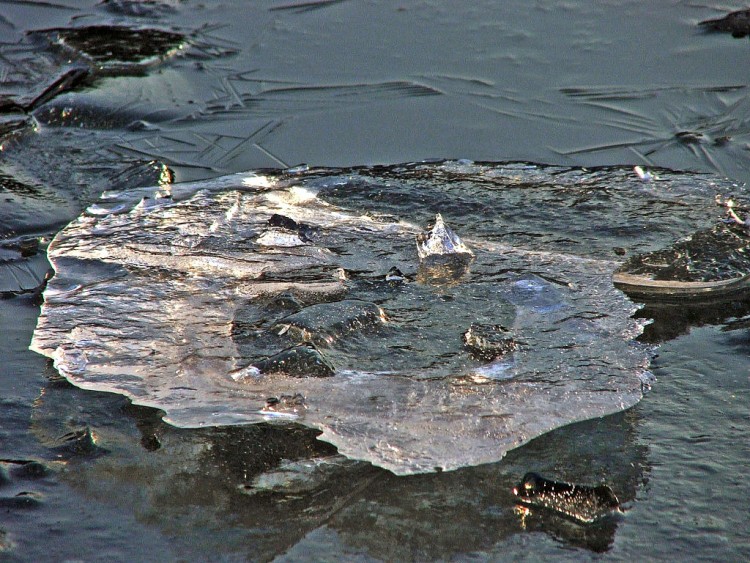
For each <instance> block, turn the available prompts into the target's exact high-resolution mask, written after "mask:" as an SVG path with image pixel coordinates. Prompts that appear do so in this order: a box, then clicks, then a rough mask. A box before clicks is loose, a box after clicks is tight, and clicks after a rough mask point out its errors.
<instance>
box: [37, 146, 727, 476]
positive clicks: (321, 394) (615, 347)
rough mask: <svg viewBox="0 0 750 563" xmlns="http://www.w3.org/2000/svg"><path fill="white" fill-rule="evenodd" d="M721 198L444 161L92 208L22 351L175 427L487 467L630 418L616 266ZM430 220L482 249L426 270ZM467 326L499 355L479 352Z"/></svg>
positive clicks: (628, 352) (638, 376)
mask: <svg viewBox="0 0 750 563" xmlns="http://www.w3.org/2000/svg"><path fill="white" fill-rule="evenodd" d="M729 190H737V188H736V186H733V185H731V184H729V183H728V182H724V183H722V182H718V183H717V181H716V180H715V179H711V178H709V177H701V176H696V175H690V176H683V175H679V174H673V173H669V172H667V171H663V172H660V175H659V181H654V182H649V183H645V182H643V181H642V180H641V179H639V177H638V175H637V174H635V173H634V172H633V171H632V170H630V169H619V168H612V169H600V170H593V171H587V170H582V169H573V168H562V167H559V168H555V167H541V166H532V165H520V164H475V163H471V162H465V161H458V162H439V163H415V164H409V165H402V166H395V167H375V168H361V169H347V170H334V169H310V170H307V169H304V168H301V169H298V170H294V171H288V172H286V173H281V172H269V173H262V172H250V173H246V174H238V175H233V176H227V177H223V178H218V179H216V180H209V181H205V182H200V183H193V184H176V185H174V186H171V188H170V189H169V190H168V191H170V193H165V192H164V189H163V188H162V189H161V191H157V188H153V189H151V188H139V189H136V190H131V191H129V192H118V193H114V192H113V193H105V194H104V196H103V198H102V200H101V201H100V202H99V203H98V204H96V206H95V207H93V208H92V209H91V210H90V211H89V212H87V213H85V214H84V215H82V216H81V217H79V218H78V219H77V220H75V221H74V222H72V223H71V224H70V225H69V226H68V227H66V228H65V229H64V230H63V231H62V232H60V233H59V234H58V236H57V237H56V238H55V240H54V241H53V243H52V244H51V245H50V247H49V258H50V260H51V262H52V264H53V266H54V268H55V271H56V275H55V277H54V278H53V279H52V280H51V281H50V282H49V284H48V287H47V289H46V291H45V304H44V306H43V309H42V314H41V317H40V320H39V324H38V327H37V330H36V332H35V335H34V340H33V343H32V347H33V349H35V350H37V351H38V352H40V353H42V354H45V355H47V356H50V357H52V358H54V360H55V365H56V367H57V369H58V370H59V371H60V372H61V373H62V374H63V375H64V376H65V377H67V378H68V379H69V380H70V381H71V382H72V383H74V384H75V385H78V386H79V387H82V388H86V389H95V390H102V391H111V392H116V393H121V394H124V395H127V396H128V397H130V398H131V399H132V400H133V401H134V402H135V403H137V404H141V405H146V406H151V407H156V408H159V409H162V410H163V411H164V412H165V413H166V414H165V419H166V420H167V421H168V422H170V423H172V424H174V425H176V426H179V427H203V426H217V425H233V424H247V423H256V422H261V421H279V422H281V423H287V422H289V421H293V422H296V423H299V424H303V425H307V426H310V427H313V428H317V429H320V430H321V431H322V434H321V435H320V439H322V440H325V441H327V442H330V443H332V444H334V445H335V446H336V447H337V448H338V450H339V452H340V453H341V454H343V455H345V456H347V457H350V458H355V459H362V460H367V461H370V462H372V463H373V464H376V465H379V466H381V467H385V468H387V469H389V470H391V471H393V472H394V473H397V474H410V473H419V472H428V471H434V470H437V469H438V468H440V469H443V470H450V469H455V468H459V467H463V466H469V465H476V464H481V463H487V462H492V461H497V460H499V459H501V458H502V457H503V455H504V454H505V452H506V451H508V450H510V449H512V448H515V447H517V446H519V445H521V444H523V443H525V442H528V441H529V440H531V439H532V438H534V437H536V436H538V435H540V434H542V433H545V432H547V431H549V430H551V429H553V428H557V427H560V426H564V425H567V424H570V423H572V422H575V421H579V420H584V419H587V418H593V417H599V416H603V415H606V414H610V413H614V412H617V411H621V410H624V409H627V408H628V407H630V406H632V405H634V404H635V403H637V402H638V400H639V399H640V398H641V396H642V391H643V389H644V387H647V386H648V384H649V381H650V374H649V372H648V365H649V358H650V355H651V350H650V349H649V348H648V347H646V346H645V345H641V344H638V343H636V342H634V338H636V337H637V336H638V335H639V334H640V333H641V331H642V328H643V323H642V321H640V320H636V319H634V318H633V317H632V315H633V314H634V313H635V311H636V310H637V309H638V306H637V305H636V304H634V303H633V302H632V301H631V300H630V299H629V298H628V297H626V296H625V294H623V293H622V292H620V291H619V290H618V289H616V288H615V287H614V286H613V283H612V274H613V272H614V271H615V269H616V268H617V267H618V266H619V265H620V264H621V262H622V260H623V258H621V256H622V255H623V254H626V255H627V256H631V255H632V253H633V252H634V251H637V252H647V251H648V252H650V251H653V250H656V249H658V248H660V247H662V246H666V245H668V244H670V243H672V242H674V241H675V240H676V239H677V238H678V237H680V236H684V235H687V234H689V233H690V232H692V231H693V230H696V229H698V228H708V227H710V226H711V225H712V224H715V223H716V222H717V221H718V218H719V217H720V216H721V213H722V211H721V209H719V208H717V206H716V205H715V203H714V196H715V195H717V194H724V193H727V192H728V191H729ZM144 198H147V199H144ZM436 213H440V214H442V218H443V219H444V220H445V223H446V224H447V225H448V226H449V227H450V228H451V229H452V230H453V231H455V233H457V234H458V235H460V237H461V240H462V241H463V244H465V245H466V247H467V248H468V249H470V250H471V252H472V253H473V256H472V255H471V254H469V253H462V254H461V256H462V257H463V258H464V259H461V260H454V261H451V260H450V255H447V256H446V259H445V260H442V261H441V260H438V261H423V262H422V263H420V259H419V256H418V254H417V244H416V239H417V235H419V234H420V233H422V232H423V231H424V230H425V228H426V227H428V226H429V225H430V224H431V222H434V221H435V215H436ZM272 217H273V219H272ZM469 257H470V259H469ZM391 268H398V270H399V271H400V272H401V273H402V274H403V275H402V276H398V277H397V278H395V279H394V278H393V277H392V276H389V277H388V279H386V276H387V274H388V273H389V271H390V270H391ZM477 326H479V327H484V328H485V329H487V327H490V329H491V327H497V330H498V331H502V335H504V336H505V335H510V337H511V338H512V340H513V343H514V346H513V347H512V349H511V350H509V351H507V353H504V354H498V355H497V357H488V356H486V355H484V354H476V353H474V351H473V350H472V349H471V348H470V347H467V346H466V345H465V343H464V334H465V333H466V332H467V331H468V330H469V329H470V328H472V330H474V329H475V328H476V327H477ZM317 361H319V362H323V363H317V364H315V365H317V366H320V365H327V366H331V367H332V369H331V370H326V369H316V370H311V369H310V367H309V366H310V365H312V364H310V362H317ZM269 366H272V368H269Z"/></svg>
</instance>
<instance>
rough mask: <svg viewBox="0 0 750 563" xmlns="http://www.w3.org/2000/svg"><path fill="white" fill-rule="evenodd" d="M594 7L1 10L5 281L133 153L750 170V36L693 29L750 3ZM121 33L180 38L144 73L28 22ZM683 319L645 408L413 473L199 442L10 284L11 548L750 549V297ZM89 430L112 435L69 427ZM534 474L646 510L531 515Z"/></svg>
mask: <svg viewBox="0 0 750 563" xmlns="http://www.w3.org/2000/svg"><path fill="white" fill-rule="evenodd" d="M589 4H590V3H585V2H554V3H545V4H539V5H537V4H534V5H529V3H527V2H505V3H495V2H475V3H472V4H471V5H470V6H463V5H461V6H458V5H456V4H455V3H453V2H447V1H446V2H438V1H428V2H415V3H406V2H397V3H390V2H387V3H383V2H374V1H373V2H355V1H353V0H350V1H343V2H327V3H323V2H321V3H319V5H316V6H309V7H307V8H305V7H301V8H294V7H293V6H291V5H290V6H287V5H286V4H285V3H283V2H263V3H252V4H250V3H245V2H201V3H197V2H187V1H186V2H164V3H150V2H145V3H128V2H124V1H122V0H114V1H109V2H103V3H97V2H94V1H90V2H75V1H72V0H61V1H59V2H56V1H55V2H33V1H25V2H20V1H18V2H16V1H11V2H5V3H3V4H2V6H0V34H1V36H0V37H1V40H2V44H1V45H0V54H2V59H0V77H2V90H3V93H5V94H7V96H6V97H5V98H2V104H0V105H2V107H3V108H4V109H3V112H4V113H3V116H2V117H3V120H2V122H0V131H3V134H4V137H3V140H2V153H0V167H1V168H2V170H0V171H1V172H2V176H1V177H0V197H2V199H1V200H0V201H2V203H0V221H1V222H0V233H2V237H3V247H2V250H3V253H4V254H3V259H6V256H7V257H8V259H11V260H13V264H15V266H13V268H16V269H14V270H13V275H11V274H10V273H9V272H10V270H9V269H7V268H6V269H5V270H3V276H4V277H3V283H4V284H6V283H7V284H8V287H11V286H12V285H13V284H16V285H18V286H20V287H19V288H31V287H33V286H34V285H35V282H34V280H36V281H37V282H38V281H39V280H40V279H41V278H43V276H44V273H45V267H44V264H43V263H40V261H35V260H36V259H35V258H34V250H35V248H36V247H35V246H34V245H37V246H38V244H39V243H36V242H34V243H33V244H32V243H30V242H29V240H32V241H35V240H36V239H37V237H41V239H42V240H41V244H42V247H43V244H44V241H45V240H47V239H48V238H49V236H51V235H52V234H53V233H54V232H55V231H56V230H57V229H59V228H60V227H61V226H62V225H64V224H65V223H66V222H67V221H69V220H71V219H73V218H74V217H75V216H76V215H77V214H78V212H79V211H80V210H81V209H82V207H83V206H84V205H85V204H87V203H88V202H90V201H92V200H93V199H94V198H95V197H96V196H97V195H98V193H99V192H100V191H101V190H103V189H106V188H109V187H111V186H112V181H111V180H110V179H109V178H110V177H111V175H113V174H117V173H118V171H121V170H122V169H124V168H125V167H126V166H127V165H129V164H131V163H132V162H134V161H136V160H138V159H146V160H148V159H151V158H158V159H161V160H163V161H164V162H166V163H167V164H169V165H170V166H171V167H172V168H173V169H174V170H175V172H176V175H177V179H178V180H199V179H204V178H209V177H214V176H218V175H220V174H224V173H231V172H237V171H241V170H245V169H249V168H258V167H279V166H280V167H285V166H290V165H295V164H298V163H300V162H309V163H314V164H318V165H328V166H337V165H355V164H369V163H393V162H405V161H414V160H418V159H421V158H434V157H450V158H461V157H464V158H471V159H474V160H525V161H539V162H548V163H555V164H575V165H604V164H622V163H630V164H642V165H647V166H666V167H671V168H676V169H683V170H699V171H706V172H714V173H718V174H721V175H727V176H729V177H731V178H733V179H735V180H737V181H738V182H741V183H744V182H746V181H747V180H748V178H749V177H750V175H749V174H748V170H750V160H749V158H750V152H749V151H748V141H749V139H748V135H749V134H750V131H749V130H748V125H747V120H748V92H749V88H750V85H748V83H747V72H746V69H747V58H748V56H750V45H748V42H747V39H744V40H737V39H732V38H731V36H729V35H725V34H716V35H708V34H704V33H702V32H701V31H700V30H699V29H698V28H697V27H696V23H697V22H698V21H700V20H703V19H706V18H710V17H717V16H719V15H721V14H723V13H725V12H726V11H729V10H732V9H739V8H741V7H743V6H742V5H740V4H731V5H730V4H721V5H716V4H709V3H705V4H704V3H686V2H676V3H670V4H659V5H654V3H652V2H637V1H633V2H602V3H597V4H596V5H595V6H592V5H589ZM101 24H119V25H125V26H128V27H129V28H138V29H142V28H146V27H156V28H159V29H162V30H168V31H170V32H176V33H181V34H183V35H184V36H185V38H186V39H185V41H183V42H179V41H176V42H174V43H171V42H169V41H167V44H166V45H165V46H163V48H162V49H161V50H160V51H158V52H157V53H156V54H157V55H159V56H161V57H164V58H165V60H163V61H162V62H158V61H152V60H144V61H143V62H142V63H133V61H132V60H129V59H124V58H122V57H120V58H117V56H116V55H117V53H113V54H112V55H104V56H103V58H102V56H101V55H100V54H97V53H93V55H92V56H89V57H86V56H83V55H80V54H75V52H74V51H73V52H72V51H65V50H60V49H58V48H53V47H50V45H51V43H50V41H51V42H52V44H55V45H56V44H57V42H59V41H60V40H61V39H60V37H61V34H60V32H59V31H48V32H44V33H37V34H35V35H27V34H26V32H27V31H30V30H42V29H54V28H61V27H69V26H86V25H88V26H93V25H101ZM162 38H163V37H162ZM145 43H149V41H145ZM115 59H117V60H115ZM8 131H15V133H14V134H12V135H10V136H8V135H7V132H8ZM32 247H33V248H32ZM36 256H40V254H39V253H37V255H36ZM678 309H679V310H668V311H666V312H664V311H663V310H662V311H660V313H661V314H664V315H666V316H667V318H668V319H673V322H672V323H669V322H667V323H661V325H660V326H661V327H662V330H663V334H662V335H661V336H659V335H657V336H655V338H657V339H659V340H661V339H662V338H665V337H666V338H669V340H668V341H667V342H665V343H664V344H663V345H662V347H661V349H660V352H659V357H658V358H657V359H656V360H655V362H654V368H655V370H654V371H655V375H656V376H657V378H658V382H657V384H656V385H655V386H654V388H653V390H652V391H651V392H650V393H649V394H648V395H647V396H646V398H645V399H644V400H643V401H642V402H641V403H639V404H638V405H637V406H636V407H634V408H632V409H630V410H628V411H626V412H625V413H621V414H618V415H613V416H610V417H606V418H603V419H598V420H593V421H588V422H583V423H578V424H576V425H572V426H569V427H566V428H562V429H560V430H557V431H555V432H553V433H550V434H547V435H544V436H542V437H540V438H538V439H537V440H534V441H533V442H532V443H530V444H528V445H527V446H525V447H523V448H521V449H518V450H515V451H513V452H510V453H509V454H508V456H507V457H506V459H505V460H503V461H502V462H499V463H497V464H490V465H484V466H479V467H476V468H468V469H463V470H459V471H455V472H448V473H443V474H435V475H425V476H415V477H409V478H397V477H395V476H393V475H391V474H389V473H388V472H385V471H382V470H378V469H373V468H371V467H370V466H367V465H362V466H356V467H351V466H349V465H347V463H348V462H346V461H345V460H342V459H341V458H331V456H333V455H334V454H335V452H334V451H333V450H332V448H331V447H330V446H327V445H326V444H324V443H321V442H318V441H316V440H315V439H314V434H313V433H311V432H310V431H305V430H301V429H298V430H296V431H294V432H292V433H289V432H281V431H280V430H279V429H277V428H274V427H250V428H231V429H207V430H200V431H187V430H179V429H175V428H173V427H170V426H168V425H165V424H164V423H163V422H161V421H160V419H159V417H158V413H155V412H154V411H150V410H145V409H139V408H135V407H132V406H130V405H129V404H128V403H127V401H126V400H125V399H122V398H120V397H117V396H113V395H107V394H98V393H93V392H87V391H82V390H78V389H76V388H74V387H72V386H70V385H68V384H67V383H64V382H60V381H58V380H56V379H55V372H54V369H53V368H52V367H51V365H49V364H48V363H47V361H46V360H45V359H44V358H42V357H41V356H38V355H36V354H34V353H32V352H29V351H28V350H27V346H28V344H29V341H30V338H31V332H32V330H33V328H34V326H35V324H36V316H37V315H38V304H37V300H36V297H35V296H34V295H33V294H24V295H20V296H16V297H10V298H8V299H4V300H3V301H2V302H0V323H1V324H0V334H2V338H1V340H0V342H2V358H3V360H4V361H3V362H2V364H0V381H2V392H0V401H1V403H2V410H0V413H1V414H0V420H1V421H2V423H0V436H1V437H2V438H1V439H0V457H2V459H3V460H5V461H3V462H2V468H0V497H2V498H0V504H1V505H2V511H0V550H2V551H0V553H1V555H0V557H3V558H8V559H11V560H64V559H81V560H133V559H137V560H165V559H167V560H169V559H178V558H191V559H212V560H235V559H236V560H245V559H250V560H269V559H273V558H274V557H278V558H280V559H287V560H324V559H329V560H337V559H338V560H343V559H346V560H373V559H374V560H435V559H438V560H444V559H459V560H466V559H476V560H487V559H490V560H504V559H508V560H510V559H513V560H515V559H524V558H525V559H533V560H536V559H548V558H552V557H555V558H560V559H576V560H579V559H586V558H595V557H600V555H598V554H601V553H604V554H605V555H604V556H603V557H605V558H612V559H644V558H648V559H687V558H691V559H710V560H715V559H726V560H743V559H747V558H748V557H750V532H749V531H748V527H747V502H746V499H747V498H748V494H750V485H748V483H747V480H746V479H745V476H744V473H745V468H746V467H747V466H748V462H749V461H750V445H749V444H750V414H749V413H748V408H747V400H746V397H747V393H748V391H749V390H750V367H749V366H750V352H748V350H750V348H749V344H750V339H749V338H748V332H747V330H748V321H747V317H746V316H743V315H747V312H746V311H744V309H743V307H742V304H730V305H726V304H724V305H722V306H721V307H718V306H717V307H713V308H711V307H709V309H708V310H706V308H705V307H704V308H697V309H688V308H685V307H679V308H678ZM743 311H744V312H743ZM670 325H671V326H670ZM664 327H666V328H664ZM86 428H88V429H90V430H91V431H92V432H93V433H94V439H93V440H92V439H91V437H90V435H82V436H78V437H76V436H74V435H69V433H70V432H71V431H77V430H82V429H86ZM320 458H326V461H320ZM31 460H34V461H40V462H42V463H43V464H44V468H46V469H44V468H39V467H38V466H36V465H33V464H30V463H28V462H29V461H31ZM310 460H318V461H317V462H313V461H310ZM528 470H534V471H537V472H539V473H541V474H543V475H548V476H550V477H552V478H555V479H559V480H568V481H575V482H581V483H588V484H597V483H600V482H606V483H608V484H610V485H611V486H612V487H613V489H614V491H615V493H616V494H617V495H618V497H619V498H620V500H621V501H623V503H624V506H625V508H626V509H627V510H626V511H625V512H624V514H622V515H619V516H616V517H614V518H613V519H611V520H607V521H605V522H602V523H599V524H597V525H596V526H594V527H581V526H579V525H577V524H574V523H571V522H568V521H566V520H563V519H560V518H558V517H556V516H554V515H548V514H540V513H532V514H530V515H528V516H526V518H525V519H523V518H522V517H521V516H520V515H518V514H516V513H515V512H514V503H513V499H512V497H511V494H510V489H511V487H512V486H513V485H515V484H516V483H517V482H518V480H519V479H520V477H521V476H522V475H523V474H524V473H525V472H526V471H528ZM264 475H265V477H263V476H264ZM341 475H346V479H342V478H341ZM259 479H261V481H259ZM273 483H281V485H278V486H276V487H274V485H273ZM23 493H25V494H23ZM19 495H20V496H19Z"/></svg>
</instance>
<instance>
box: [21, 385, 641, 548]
mask: <svg viewBox="0 0 750 563" xmlns="http://www.w3.org/2000/svg"><path fill="white" fill-rule="evenodd" d="M94 398H97V400H93V401H92V400H91V399H94ZM100 398H101V396H99V395H97V394H90V393H85V392H81V391H78V390H76V389H74V388H72V387H68V386H61V385H51V386H48V387H47V388H46V389H45V390H44V393H43V395H42V396H41V397H40V398H39V400H38V401H37V403H36V407H35V411H34V415H33V420H34V423H33V431H34V434H35V435H36V436H37V437H38V438H39V439H40V440H42V441H43V442H46V443H50V444H51V443H52V442H51V441H50V440H51V438H50V437H53V436H59V435H61V434H62V433H65V432H69V431H70V430H71V429H72V428H76V427H78V426H80V425H85V426H86V427H88V428H90V429H91V430H92V432H93V433H94V434H95V435H96V436H97V440H98V444H99V446H100V447H101V448H102V449H103V450H106V451H108V452H110V453H108V454H105V455H99V456H97V457H92V456H91V455H90V454H88V453H86V452H82V453H81V454H80V455H79V456H77V457H75V458H71V459H70V461H69V462H68V465H67V466H65V467H66V468H65V469H62V473H61V474H60V478H61V479H62V480H63V481H64V482H66V483H69V484H70V485H71V486H73V487H74V488H76V489H77V490H79V491H80V492H81V493H83V494H84V495H85V496H86V497H89V498H102V499H110V500H109V501H107V500H105V502H117V500H116V499H119V498H124V497H129V498H130V499H131V508H130V510H132V511H133V512H134V513H135V515H136V516H137V517H138V519H140V520H141V521H143V522H147V523H148V524H149V525H150V526H154V527H156V528H157V529H159V530H161V531H162V533H164V534H170V533H171V532H170V530H176V529H181V530H182V532H181V533H180V535H179V536H178V537H176V538H175V540H176V542H177V546H176V548H177V552H178V553H179V552H183V553H187V552H189V551H190V550H193V549H197V550H198V551H197V552H194V554H193V556H195V557H205V556H211V554H212V553H214V554H215V553H221V554H235V555H239V556H242V557H247V558H248V559H250V560H257V561H265V560H270V559H272V558H273V557H274V556H277V555H281V554H284V553H286V554H287V556H289V557H291V558H294V555H295V553H308V554H312V555H307V556H308V557H313V558H315V557H325V556H326V554H329V553H332V552H333V553H336V552H337V551H340V552H341V553H347V552H352V551H357V552H362V553H364V554H366V555H367V556H369V557H372V558H376V559H380V560H411V559H421V560H436V559H450V558H451V557H460V556H463V555H468V554H472V553H474V554H484V556H491V555H492V554H493V553H495V552H494V550H495V549H496V546H499V545H502V543H503V542H507V541H509V539H510V538H511V537H512V536H514V535H516V534H522V533H525V532H528V531H532V530H533V531H541V532H545V533H547V534H549V535H550V536H551V537H554V538H555V539H556V540H557V541H560V542H563V543H564V544H567V545H570V546H577V547H584V548H586V549H591V550H593V551H604V550H606V549H608V548H609V547H610V546H611V544H612V542H613V540H614V534H615V531H616V529H617V525H618V522H619V521H618V520H617V519H613V520H609V521H607V522H603V523H600V524H597V525H593V526H587V525H581V524H575V523H574V522H571V521H565V520H561V519H560V517H558V516H555V515H554V514H548V513H544V512H539V513H537V512H536V511H533V510H532V513H531V514H527V515H525V516H521V515H519V514H518V513H517V512H516V510H515V499H514V497H513V494H512V488H513V486H514V485H515V484H516V483H517V482H518V480H519V477H520V475H523V474H524V473H525V472H526V471H527V470H535V471H539V472H542V473H555V474H557V475H560V476H561V477H572V476H575V478H576V479H578V480H584V481H586V482H593V483H596V482H601V481H605V482H606V483H607V484H608V485H610V486H611V487H612V489H613V490H614V491H615V492H616V494H617V495H618V497H619V498H620V500H621V501H622V502H623V503H624V504H625V505H629V503H631V502H632V501H633V499H634V498H635V496H636V493H637V491H638V489H639V487H640V486H641V485H642V483H643V482H645V480H647V478H648V472H649V468H648V460H647V449H646V448H644V447H643V446H639V445H637V444H636V442H635V435H636V434H635V427H634V424H636V422H637V414H636V413H635V412H633V411H630V412H628V413H622V414H618V415H615V416H611V417H606V418H603V419H598V420H593V421H588V422H583V423H578V424H575V425H572V426H569V427H566V428H564V429H560V430H557V431H555V432H552V433H550V434H547V435H546V436H543V437H540V438H538V439H537V440H534V441H532V442H531V443H529V444H528V445H527V446H525V447H523V448H519V449H518V450H515V451H513V452H510V453H509V454H508V455H507V457H506V459H505V460H504V461H503V462H501V463H497V464H489V465H482V466H478V467H473V468H466V469H462V470H459V471H451V472H447V473H439V474H430V475H420V476H412V477H396V476H394V475H393V474H391V473H390V472H388V471H385V470H381V469H378V468H375V467H373V466H371V465H369V464H367V463H362V462H352V461H348V460H346V459H345V458H342V457H341V456H338V455H336V450H335V449H334V448H333V447H331V446H330V445H328V444H326V443H324V442H320V441H319V440H316V439H315V436H316V434H317V433H316V432H314V431H312V430H309V429H305V428H303V427H299V426H286V427H279V426H271V425H253V426H247V427H225V428H214V429H205V430H192V431H184V430H179V429H176V428H174V427H171V426H169V425H167V424H164V423H163V422H160V421H159V417H158V413H156V412H155V411H153V410H151V409H143V408H140V407H134V406H132V405H130V404H129V403H127V402H126V401H125V400H121V399H113V400H107V401H103V402H104V403H106V404H104V405H102V404H101V403H102V401H100V400H99V399H100ZM97 401H98V402H99V403H100V404H99V405H97ZM65 421H68V422H65ZM155 441H158V443H159V444H160V446H159V447H156V448H154V443H155ZM126 459H127V460H129V462H127V463H124V462H123V460H126ZM134 491H137V494H134ZM321 535H325V537H326V538H328V539H329V540H330V539H331V538H334V539H335V542H334V545H331V544H330V543H324V545H321V544H320V543H318V540H317V538H319V537H320V536H321ZM201 550H205V551H201ZM495 555H497V553H495Z"/></svg>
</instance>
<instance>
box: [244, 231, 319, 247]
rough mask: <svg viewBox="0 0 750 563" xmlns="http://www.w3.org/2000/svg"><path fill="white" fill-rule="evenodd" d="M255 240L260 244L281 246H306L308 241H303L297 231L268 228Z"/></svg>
mask: <svg viewBox="0 0 750 563" xmlns="http://www.w3.org/2000/svg"><path fill="white" fill-rule="evenodd" d="M255 242H256V243H257V244H259V245H261V246H282V247H285V248H289V247H292V246H306V245H307V244H308V243H306V242H305V241H303V240H302V239H301V238H300V236H299V235H298V234H297V233H290V232H286V231H281V230H270V231H266V232H265V233H263V234H262V235H260V236H259V237H258V238H257V239H256V240H255Z"/></svg>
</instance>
